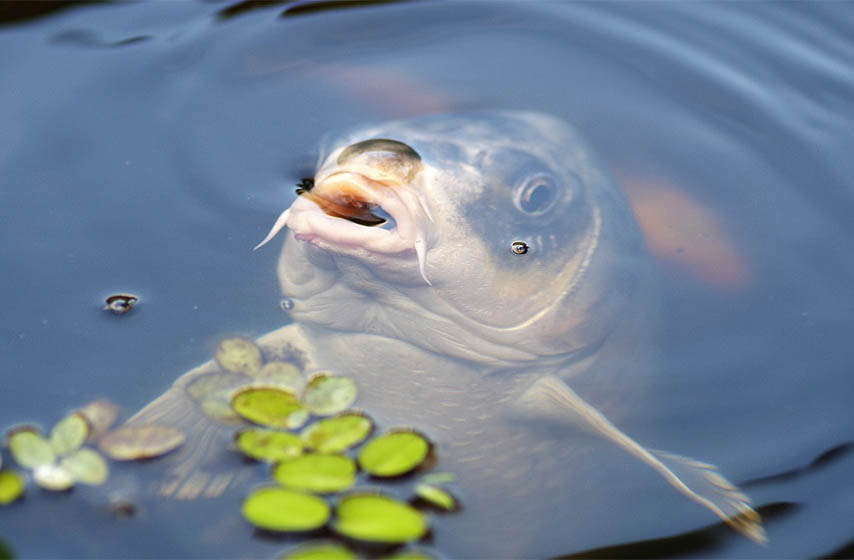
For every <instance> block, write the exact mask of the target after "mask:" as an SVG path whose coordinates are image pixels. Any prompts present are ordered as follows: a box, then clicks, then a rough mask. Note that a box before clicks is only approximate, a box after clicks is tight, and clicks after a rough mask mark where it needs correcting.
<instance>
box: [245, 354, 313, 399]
mask: <svg viewBox="0 0 854 560" xmlns="http://www.w3.org/2000/svg"><path fill="white" fill-rule="evenodd" d="M254 377H255V379H257V380H258V381H262V382H264V383H269V384H270V385H273V386H275V387H281V388H283V389H289V390H291V391H293V392H294V393H297V392H299V391H301V390H302V387H303V385H305V379H303V377H302V373H300V370H299V368H298V367H297V366H295V365H294V364H292V363H290V362H279V361H272V362H267V363H266V364H264V365H263V366H262V367H261V369H260V370H259V371H258V373H257V374H255V376H254Z"/></svg>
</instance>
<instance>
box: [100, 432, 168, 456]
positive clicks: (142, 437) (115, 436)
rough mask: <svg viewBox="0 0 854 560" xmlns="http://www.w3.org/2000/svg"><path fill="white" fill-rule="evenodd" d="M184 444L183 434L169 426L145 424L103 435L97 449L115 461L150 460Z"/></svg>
mask: <svg viewBox="0 0 854 560" xmlns="http://www.w3.org/2000/svg"><path fill="white" fill-rule="evenodd" d="M182 443H184V434H183V433H182V432H181V431H180V430H178V429H176V428H172V427H170V426H162V425H159V424H145V425H141V426H122V427H121V428H118V429H117V430H113V431H112V432H110V433H108V434H107V435H105V436H104V437H103V438H101V441H100V442H99V447H100V448H101V451H103V452H104V453H105V454H106V455H107V456H108V457H109V458H111V459H115V460H116V461H133V460H138V459H151V458H153V457H159V456H161V455H165V454H166V453H169V452H170V451H172V450H173V449H175V448H177V447H178V446H180V445H181V444H182Z"/></svg>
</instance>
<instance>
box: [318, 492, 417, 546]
mask: <svg viewBox="0 0 854 560" xmlns="http://www.w3.org/2000/svg"><path fill="white" fill-rule="evenodd" d="M336 516H337V518H336V520H335V523H334V525H333V528H334V529H335V531H337V532H338V533H340V534H342V535H344V536H346V537H350V538H352V539H357V540H362V541H371V542H380V543H404V542H408V541H412V540H415V539H419V538H421V537H422V536H424V534H425V533H426V532H427V529H428V525H427V519H426V518H425V517H424V515H423V514H422V513H420V512H419V511H418V510H416V509H414V508H413V507H411V506H409V505H407V504H404V503H403V502H400V501H398V500H395V499H394V498H390V497H388V496H383V495H381V494H368V493H358V494H351V495H349V496H347V497H345V498H344V499H342V500H341V502H340V503H339V504H338V508H337V510H336Z"/></svg>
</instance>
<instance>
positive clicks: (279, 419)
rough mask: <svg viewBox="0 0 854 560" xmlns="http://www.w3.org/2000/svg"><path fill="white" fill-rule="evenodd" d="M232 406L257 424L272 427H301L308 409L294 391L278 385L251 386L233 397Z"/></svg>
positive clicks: (306, 417) (238, 412)
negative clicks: (277, 386) (280, 387)
mask: <svg viewBox="0 0 854 560" xmlns="http://www.w3.org/2000/svg"><path fill="white" fill-rule="evenodd" d="M231 408H232V409H234V411H235V412H236V413H237V414H239V415H240V416H242V417H243V418H245V419H246V420H249V421H250V422H253V423H255V424H260V425H262V426H267V427H270V428H299V427H300V426H302V425H303V424H305V421H306V420H308V411H307V410H306V409H305V407H304V406H303V405H302V403H301V402H300V401H299V399H298V398H297V397H296V395H294V394H293V393H291V392H289V391H286V390H284V389H279V388H276V387H249V388H248V389H243V390H241V391H239V392H237V393H236V394H235V395H234V396H233V397H232V398H231Z"/></svg>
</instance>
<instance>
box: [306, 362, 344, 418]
mask: <svg viewBox="0 0 854 560" xmlns="http://www.w3.org/2000/svg"><path fill="white" fill-rule="evenodd" d="M302 402H303V403H304V404H305V407H306V408H307V409H309V410H310V411H311V412H312V413H314V414H317V415H318V416H330V415H332V414H337V413H339V412H341V411H343V410H347V409H348V408H350V406H352V405H353V403H354V402H356V382H355V381H353V380H352V379H350V378H349V377H341V376H337V375H326V374H323V373H321V374H318V375H315V376H314V377H312V378H311V380H310V381H309V382H308V384H307V385H306V387H305V391H303V394H302Z"/></svg>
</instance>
